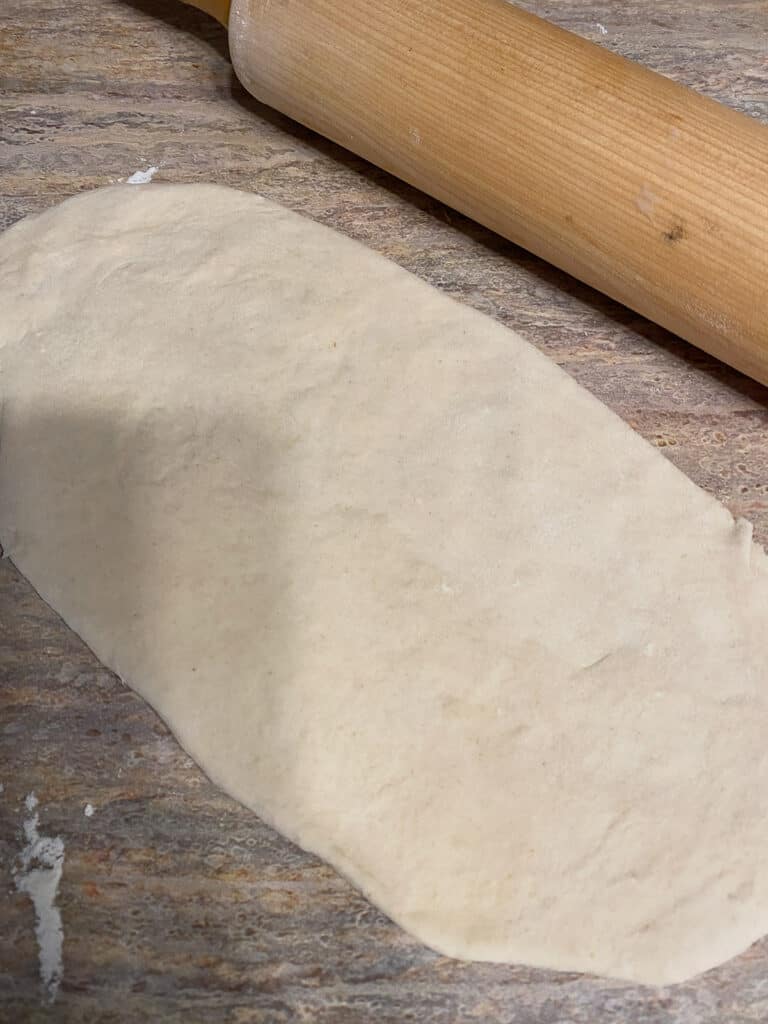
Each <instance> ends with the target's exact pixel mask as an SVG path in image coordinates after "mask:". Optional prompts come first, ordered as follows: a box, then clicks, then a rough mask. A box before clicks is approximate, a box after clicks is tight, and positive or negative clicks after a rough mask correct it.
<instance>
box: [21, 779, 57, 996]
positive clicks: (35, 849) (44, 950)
mask: <svg viewBox="0 0 768 1024" xmlns="http://www.w3.org/2000/svg"><path fill="white" fill-rule="evenodd" d="M37 803H38V801H37V797H36V796H35V794H34V793H30V794H29V795H28V796H27V798H26V800H25V801H24V805H25V807H26V809H27V812H28V815H29V816H28V817H27V818H25V820H24V838H25V839H26V841H27V842H26V846H25V847H24V848H23V850H22V851H21V854H20V855H19V861H20V866H19V867H17V868H15V869H14V879H15V882H16V888H17V889H18V891H19V892H24V893H26V894H27V895H28V896H29V898H30V899H31V900H32V904H33V906H34V908H35V936H36V938H37V945H38V950H39V959H40V978H41V980H42V983H43V988H44V993H45V995H44V998H45V1001H46V1002H49V1003H52V1002H53V1001H54V999H55V998H56V995H57V993H58V991H59V985H60V984H61V978H62V974H63V966H62V955H61V951H62V946H63V944H64V932H63V930H62V926H61V914H60V913H59V909H58V907H57V906H56V893H57V891H58V888H59V882H60V881H61V874H62V871H63V869H64V840H63V839H61V837H60V836H56V837H52V836H41V835H40V833H39V831H38V826H39V824H40V815H39V814H38V813H37V811H36V810H35V808H36V807H37Z"/></svg>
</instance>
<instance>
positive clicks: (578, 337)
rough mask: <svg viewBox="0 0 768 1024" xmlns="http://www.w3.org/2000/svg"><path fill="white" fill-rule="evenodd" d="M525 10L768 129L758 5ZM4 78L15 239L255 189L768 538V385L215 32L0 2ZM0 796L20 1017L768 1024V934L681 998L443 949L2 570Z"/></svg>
mask: <svg viewBox="0 0 768 1024" xmlns="http://www.w3.org/2000/svg"><path fill="white" fill-rule="evenodd" d="M523 6H525V7H527V8H529V9H530V10H532V11H534V12H535V13H538V14H541V15H544V16H545V17H549V18H550V19H551V20H553V21H555V22H557V23H559V24H561V25H563V26H565V27H566V28H570V29H572V30H574V31H576V32H579V33H580V34H582V35H585V36H588V37H590V38H592V39H595V40H597V41H599V42H600V43H602V44H603V45H605V46H608V47H611V48H612V49H615V50H616V51H618V52H619V53H622V54H624V55H626V56H629V57H631V58H634V59H637V60H640V61H643V62H644V63H646V64H648V65H650V66H651V67H653V68H656V69H657V70H659V71H662V72H663V73H665V74H668V75H670V76H672V77H674V78H676V79H678V80H680V81H682V82H685V83H686V84H688V85H691V86H694V87H695V88H698V89H700V90H701V91H703V92H705V93H708V94H709V95H711V96H714V97H715V98H717V99H719V100H722V101H723V102H725V103H729V104H731V105H732V106H734V107H737V108H739V109H742V110H745V111H747V112H749V113H751V114H753V115H755V116H756V117H758V118H761V119H762V120H764V121H766V122H768V58H767V57H766V53H768V47H767V46H766V44H767V43H768V9H767V8H766V5H765V3H764V2H763V0H720V2H714V0H696V2H693V0H687V2H685V0H683V2H679V0H630V2H628V3H623V4H616V3H613V2H610V0H602V2H598V0H528V2H526V3H524V4H523ZM0 86H1V87H2V88H1V90H0V91H1V93H2V98H1V99H0V111H1V112H2V113H1V114H0V118H1V120H0V225H2V226H5V225H9V224H11V223H13V222H14V221H15V220H17V219H18V218H20V217H22V216H24V215H25V214H27V213H30V212H33V211H37V210H41V209H43V208H45V207H47V206H49V205H51V204H52V203H55V202H58V201H59V200H61V199H63V198H65V197H66V196H69V195H72V194H73V193H75V192H77V191H81V190H84V189H91V188H95V187H97V186H100V185H105V184H108V183H109V182H113V181H117V180H118V179H125V178H126V177H128V176H129V175H130V174H132V173H133V172H135V171H138V170H145V169H146V168H148V167H150V166H156V167H157V168H158V171H157V173H156V176H155V180H156V181H215V182H219V183H222V184H227V185H232V186H236V187H238V188H243V189H250V190H253V191H258V192H261V193H263V194H264V195H266V196H268V197H269V198H271V199H275V200H277V201H279V202H281V203H284V204H285V205H287V206H289V207H291V208H292V209H294V210H298V211H299V212H301V213H304V214H306V215H308V216H310V217H313V218H315V219H317V220H319V221H322V222H323V223H325V224H329V225H331V226H333V227H335V228H337V229H339V230H341V231H343V232H345V233H347V234H349V235H351V236H353V237H355V238H358V239H360V240H361V241H363V242H365V243H366V244H368V245H369V246H371V247H372V248H374V249H377V250H378V251H379V252H382V253H384V254H385V255H387V256H389V257H390V258H392V259H394V260H395V261H397V262H398V263H400V264H401V265H402V266H404V267H406V268H407V269H409V270H411V271H413V272H414V273H416V274H418V275H419V276H420V277H422V278H424V279H425V280H427V281H429V282H430V283H431V284H433V285H435V286H437V287H439V288H442V289H444V290H445V291H446V292H448V293H450V294H451V295H454V296H456V297H457V298H459V299H461V300H462V301H463V302H466V303H468V304H469V305H472V306H474V307H476V308H478V309H481V310H483V311H484V312H486V313H489V314H490V315H491V316H494V317H496V318H497V319H498V320H500V321H501V322H503V323H505V324H507V325H509V326H510V327H513V328H515V329H516V330H518V331H520V332H521V333H522V334H523V335H524V336H525V337H526V338H528V339H529V340H530V341H531V342H532V343H534V344H535V345H537V346H539V347H540V348H541V349H543V350H544V351H546V352H547V353H548V354H549V355H550V356H551V357H552V358H553V359H555V360H556V361H557V362H558V363H560V364H561V365H562V366H564V367H565V368H566V369H567V370H568V372H569V373H571V374H572V375H573V376H574V377H575V378H577V379H578V380H579V381H580V382H581V383H582V384H583V385H585V386H586V387H588V388H589V389H590V390H591V391H593V392H594V393H595V394H596V395H598V396H599V398H600V399H601V400H602V401H604V402H605V403H606V404H607V405H609V406H611V408H613V409H614V410H615V411H616V412H617V413H618V414H619V415H621V416H622V417H623V418H624V419H625V420H627V421H628V422H629V423H631V424H632V426H633V427H634V428H635V429H636V430H638V431H639V432H640V433H641V434H643V435H644V436H645V437H647V438H648V439H649V440H650V441H651V442H652V443H653V444H656V445H658V446H660V447H663V448H664V452H665V454H666V455H667V456H668V457H669V458H670V459H672V460H673V461H674V462H675V463H676V464H677V465H678V466H680V468H681V469H683V470H684V471H685V472H686V473H687V474H688V476H690V477H691V478H692V479H693V480H695V481H696V482H697V483H698V484H700V485H701V486H702V487H704V488H705V489H706V490H708V491H710V492H711V493H712V494H714V495H716V496H717V497H718V498H720V499H721V500H722V501H724V502H725V503H726V504H727V505H728V506H729V507H730V508H731V509H732V510H733V511H734V512H735V513H737V514H740V515H743V516H745V517H747V518H748V519H750V520H751V521H752V522H753V523H754V526H755V535H756V537H757V538H758V539H759V540H762V541H763V542H767V541H768V430H767V429H766V428H767V427H768V412H767V409H768V404H767V403H768V391H767V390H766V389H765V388H762V387H760V386H759V385H757V384H754V383H752V382H750V381H749V380H747V379H745V378H744V377H741V376H740V375H739V374H737V373H735V372H733V371H730V370H728V369H727V368H725V367H723V366H721V365H719V364H716V363H714V362H713V361H712V360H711V359H709V358H708V357H707V356H705V355H703V354H702V353H700V352H698V351H696V350H694V349H692V348H691V347H689V346H687V345H685V344H684V343H683V342H680V341H678V340H676V339H675V338H673V337H672V336H670V335H669V334H667V333H666V332H664V331H663V330H661V329H659V328H657V327H654V326H653V325H651V324H649V323H647V322H645V321H643V320H642V319H640V318H638V317H637V316H635V315H634V314H633V313H631V312H629V311H627V310H626V309H624V308H622V307H620V306H617V305H616V304H615V303H613V302H611V301H610V300H608V299H606V298H603V297H602V296H600V295H598V294H597V293H595V292H593V291H591V290H590V289H588V288H586V287H584V286H582V285H580V284H579V283H577V282H575V281H573V280H572V279H570V278H568V277H567V276H565V275H564V274H561V273H560V272H559V271H557V270H554V269H553V268H551V267H549V266H547V265H545V264H543V263H542V262H540V261H539V260H537V259H535V258H534V257H532V256H529V255H527V254H526V253H525V252H523V251H521V250H519V249H517V248H516V247H515V246H513V245H511V244H509V243H507V242H505V241H503V240H502V239H500V238H498V237H497V236H494V235H493V234H491V233H490V232H488V231H486V230H484V229H482V228H480V227H478V226H476V225H474V224H472V223H470V222H468V221H467V220H466V219H464V218H463V217H461V216H459V215H458V214H456V213H453V212H451V211H448V210H447V209H446V208H445V207H443V206H442V205H441V204H439V203H437V202H435V201H433V200H431V199H429V198H427V197H426V196H424V195H422V194H419V193H417V192H415V191H414V190H412V189H410V188H409V187H408V186H406V185H403V184H401V183H399V182H397V181H395V180H394V179H392V178H390V177H389V176H388V175H386V174H385V173H383V172H381V171H378V170H376V169H375V168H373V167H371V166H370V165H368V164H366V163H365V162H364V161H362V160H359V159H358V158H356V157H355V156H353V155H351V154H350V153H348V152H345V151H344V150H341V149H339V148H338V147H337V146H335V145H333V144H332V143H330V142H327V141H325V140H323V139H321V138H319V137H317V136H315V135H313V134H312V133H311V132H309V131H307V130H305V129H303V128H301V127H299V126H298V125H296V124H294V123H292V122H290V121H288V120H287V119H286V118H284V117H282V116H281V115H279V114H277V113H275V112H274V111H271V110H268V109H266V108H264V107H263V106H261V105H260V104H259V103H257V102H256V101H255V100H253V99H251V98H250V97H248V96H247V95H246V94H245V93H244V92H243V91H242V89H241V88H240V87H239V86H238V84H237V82H236V81H235V79H234V77H233V74H232V71H231V68H230V65H229V63H228V61H227V53H226V37H225V33H224V30H223V29H222V28H221V27H220V26H218V25H217V24H216V23H215V22H213V21H212V20H210V19H208V18H207V17H206V16H205V15H203V14H201V13H200V12H198V11H195V10H193V9H191V8H187V7H183V6H182V5H180V4H178V3H176V2H175V0H67V2H64V0H18V2H16V3H12V4H6V5H5V6H4V9H3V10H2V11H0ZM0 315H1V314H0ZM0 783H2V784H3V787H4V788H3V791H2V792H0V883H1V886H0V922H2V925H1V927H0V1019H1V1020H4V1021H5V1020H7V1021H9V1022H12V1021H13V1022H21V1021H33V1020H34V1021H37V1020H40V1021H46V1020H57V1021H83V1022H86V1021H87V1022H89V1024H95V1022H101V1021H104V1022H107V1021H115V1022H117V1021H120V1022H122V1021H131V1022H132V1021H152V1022H155V1021H165V1022H173V1021H182V1020H183V1021H184V1022H185V1024H188V1022H194V1021H205V1022H210V1024H216V1022H220V1021H221V1022H224V1021H227V1022H229V1021H232V1022H238V1024H256V1022H258V1024H262V1022H263V1024H278V1022H281V1021H294V1020H295V1021H299V1020H301V1021H317V1022H324V1024H352V1022H355V1024H362V1022H374V1021H375V1022H376V1024H390V1022H392V1024H395V1022H398V1024H400V1022H405V1021H408V1020H413V1021H418V1022H423V1024H438V1022H439V1024H463V1022H470V1021H472V1022H482V1024H485V1022H487V1024H496V1022H499V1024H501V1022H504V1024H597V1022H602V1021H610V1022H612V1024H725V1022H728V1024H742V1022H743V1024H746V1022H747V1021H749V1022H752V1024H754V1022H756V1021H763V1020H768V986H767V985H766V978H768V941H764V942H761V943H758V944H756V945H755V946H754V947H752V949H751V950H749V951H748V952H747V953H745V954H744V955H743V956H741V957H739V958H737V959H736V960H733V961H731V962H730V963H728V964H726V965H724V966H723V967H722V968H720V969H718V970H715V971H711V972H710V973H708V974H707V975H704V976H703V977H701V978H699V979H696V980H694V981H692V982H690V983H688V984H686V985H681V986H677V987H674V988H670V989H663V990H651V989H644V988H640V987H637V986H631V985H625V984H621V983H618V982H607V981H602V980H596V979H593V978H588V977H582V976H579V975H575V974H555V973H552V972H547V971H537V970H529V969H526V968H523V967H504V966H492V965H484V964H466V963H460V962H457V961H451V960H448V959H446V958H443V957H439V956H437V955H435V954H433V953H431V952H429V951H428V950H426V949H424V948H423V947H422V946H420V945H419V944H418V943H417V942H415V941H413V940H412V939H410V938H409V937H408V936H406V935H404V934H403V933H402V932H401V931H400V930H399V929H398V928H397V927H395V926H394V925H392V924H391V923H390V922H389V921H388V920H387V919H386V918H385V917H384V916H383V915H382V914H380V913H379V912H378V911H376V910H374V909H373V908H372V907H370V906H369V905H368V904H367V903H366V901H365V900H364V899H363V898H362V897H361V896H360V895H358V894H357V893H356V892H355V891H354V890H353V889H351V887H350V886H349V885H347V884H346V882H344V881H343V880H342V879H340V878H339V877H338V876H337V875H336V874H335V872H334V871H332V870H331V869H330V868H328V867H325V866H324V865H323V864H321V863H320V862H318V861H317V860H316V859H315V858H314V857H311V856H309V855H307V854H304V853H302V852H301V851H299V850H297V849H296V848H295V847H293V846H291V844H290V843H287V842H285V841H284V840H282V839H281V838H280V837H279V836H277V835H276V834H275V833H273V832H272V831H271V830H270V829H268V828H266V827H265V826H264V825H262V824H261V823H260V822H259V820H258V819H257V818H256V817H255V816H254V815H252V814H251V813H249V812H247V811H245V810H243V809H242V808H241V807H239V806H238V805H237V804H235V803H234V802H233V801H231V800H229V799H227V798H226V797H224V796H223V795H222V794H221V793H219V792H218V791H217V790H216V789H215V788H214V787H213V786H212V785H211V784H210V783H209V782H208V781H207V779H206V778H205V777H204V776H203V775H202V773H201V772H200V771H199V770H198V769H197V768H196V767H195V766H194V765H193V763H192V762H191V761H190V760H189V758H188V757H187V756H186V755H185V754H184V752H183V751H182V750H181V749H180V748H179V747H178V745H177V744H176V743H175V741H174V740H173V739H172V737H171V736H170V735H169V733H168V731H167V729H166V728H165V726H164V725H163V724H162V722H161V721H160V720H159V719H158V718H157V716H156V715H155V714H154V713H153V712H152V711H150V709H149V708H148V707H147V706H146V705H145V704H144V703H143V702H142V701H141V700H140V699H139V698H138V697H136V696H134V695H133V694H132V693H131V692H130V691H129V690H127V689H126V688H125V687H124V686H123V685H122V684H121V683H120V682H119V681H118V680H117V679H116V678H115V677H114V676H113V675H111V674H110V673H109V672H108V671H106V670H105V669H103V668H102V667H101V666H100V665H99V663H98V662H97V661H96V660H95V658H94V657H93V655H92V654H91V653H90V652H89V650H88V649H87V648H86V647H85V646H84V645H83V644H82V643H81V642H80V641H79V640H78V638H77V637H76V636H74V635H73V634H72V633H71V632H70V631H69V630H68V629H67V628H66V627H65V626H64V625H63V624H62V623H61V621H60V620H59V619H58V618H57V616H56V615H55V614H54V613H53V612H52V611H51V610H50V609H49V608H47V607H46V606H45V605H44V604H43V602H42V601H41V600H40V599H39V598H38V597H37V596H36V594H35V593H34V591H33V590H32V589H31V587H30V586H29V585H28V584H27V583H26V582H25V581H24V580H23V579H22V578H21V577H20V576H19V575H18V573H17V572H16V571H15V569H14V568H13V566H12V565H11V564H10V563H9V562H7V561H5V562H2V563H0ZM33 792H34V793H35V794H36V796H37V798H38V800H39V806H38V808H37V811H38V813H39V818H40V826H39V827H40V831H41V833H43V834H45V835H50V836H61V838H62V839H63V841H64V846H65V859H64V870H63V876H62V880H61V884H60V887H59V893H58V907H59V910H60V913H61V917H62V924H63V932H64V946H63V955H64V976H63V980H62V983H61V987H60V990H59V994H58V997H57V1000H56V1002H55V1003H54V1004H53V1006H50V1007H46V1006H43V1005H42V1003H41V987H40V982H39V977H38V951H37V944H36V939H35V934H34V915H33V908H32V904H31V902H30V899H29V897H28V896H27V895H25V894H24V893H20V892H17V890H16V887H15V885H14V879H13V875H12V869H13V866H14V864H15V863H16V862H17V858H18V855H19V851H20V849H21V847H22V846H23V844H24V839H23V837H22V831H21V830H22V823H23V821H24V819H25V817H28V816H29V814H28V812H27V811H26V810H25V808H24V801H25V798H26V797H27V795H28V794H30V793H33ZM87 804H90V805H91V806H92V808H93V813H92V814H91V815H90V816H87V815H86V814H85V808H86V805H87Z"/></svg>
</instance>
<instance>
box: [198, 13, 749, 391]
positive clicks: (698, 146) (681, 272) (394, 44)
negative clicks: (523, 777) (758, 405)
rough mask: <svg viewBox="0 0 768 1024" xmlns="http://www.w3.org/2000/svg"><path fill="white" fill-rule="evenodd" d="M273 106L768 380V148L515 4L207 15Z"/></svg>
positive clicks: (724, 118)
mask: <svg viewBox="0 0 768 1024" xmlns="http://www.w3.org/2000/svg"><path fill="white" fill-rule="evenodd" d="M194 2H195V3H196V5H197V6H200V7H202V8H203V9H205V10H207V11H208V12H209V13H211V14H213V15H214V16H215V17H218V18H219V20H221V21H222V22H223V23H224V24H228V26H229V40H230V48H231V53H232V60H233V63H234V67H235V71H236V73H237V75H238V77H239V78H240V80H241V81H242V83H243V85H244V86H245V87H246V89H248V91H249V92H251V93H253V95H254V96H256V97H257V98H258V99H259V100H262V101H263V102H264V103H267V104H269V105H270V106H273V107H276V108H277V109H278V110H280V111H282V112H283V113H285V114H288V115H289V116H291V117H293V118H295V119H296V120H297V121H300V122H301V123H302V124H304V125H307V126H308V127H310V128H313V129H314V130H315V131H318V132H320V133H322V134H323V135H326V136H328V137H329V138H331V139H333V140H334V141H335V142H338V143H340V144H341V145H342V146H346V147H347V148H348V149H351V150H353V151H354V152H356V153H359V154H360V155H361V156H363V157H365V158H366V159H368V160H370V161H372V162H373V163H375V164H378V165H379V166H380V167H383V168H385V169H386V170H388V171H391V172H392V173H393V174H395V175H397V176H398V177H400V178H403V179H404V180H405V181H408V182H410V183H411V184H412V185H415V186H417V187H418V188H420V189H423V190H424V191H425V192H428V193H430V195H433V196H436V197H437V198H438V199H441V200H443V202H445V203H448V204H449V205H450V206H452V207H454V208H455V209H457V210H460V211H461V212H462V213H465V214H468V215H469V216H470V217H473V218H474V219H475V220H477V221H479V222H480V223H481V224H485V225H486V226H487V227H489V228H493V229H494V230H495V231H498V232H499V233H500V234H502V235H504V236H506V237H507V238H509V239H511V240H512V241H513V242H517V243H518V244H519V245H522V246H524V247H525V248H526V249H529V250H530V251H531V252H534V253H536V254H537V255H538V256H541V257H543V258H544V259H546V260H548V261H549V262H551V263H554V264H556V265H557V266H558V267H561V268H562V269H563V270H566V271H568V272H569V273H571V274H573V275H574V276H576V277H578V278H580V279H581V280H582V281H586V282H587V283H588V284H590V285H592V286H593V287H595V288H598V289H599V290H600V291H603V292H605V293H606V294H608V295H610V296H612V297H613V298H614V299H618V300H619V301H620V302H623V303H624V304H626V305H627V306H630V307H631V308H632V309H634V310H636V311H637V312H638V313H642V314H643V315H644V316H646V317H649V318H650V319H651V320H655V321H656V322H658V323H660V324H662V325H663V326H664V327H667V328H669V329H670V330H672V331H674V332H675V333H676V334H679V335H681V336H682V337H683V338H686V339H687V340H688V341H690V342H693V343H694V344H695V345H698V346H700V347H701V348H703V349H705V350H706V351H707V352H710V353H711V354H712V355H715V356H718V357H719V358H720V359H722V360H724V361H725V362H727V363H730V364H731V365H733V366H735V367H737V368H738V369H740V370H742V371H744V372H745V373H748V374H750V375H751V376H753V377H755V378H757V379H758V380H760V381H762V382H763V383H768V302H766V287H765V282H766V271H767V270H768V131H766V129H765V128H764V127H762V126H761V125H760V124H759V123H758V122H757V121H755V120H753V119H751V118H749V117H747V116H745V115H743V114H738V113H736V112H735V111H733V110H730V109H728V108H727V107H724V106H722V105H720V104H718V103H716V102H714V101H713V100H709V99H706V98H704V97H703V96H700V95H698V94H697V93H695V92H692V91H691V90H690V89H686V88H684V87H683V86H681V85H677V84H675V83H674V82H672V81H670V80H669V79H667V78H664V77H662V76H661V75H658V74H655V73H654V72H652V71H649V70H648V69H646V68H644V67H641V66H640V65H638V64H634V63H632V62H631V61H628V60H625V59H624V58H622V57H618V56H616V55H615V54H613V53H610V52H609V51H607V50H605V49H603V48H602V47H600V46H597V45H595V44H594V43H590V42H588V41H586V40H584V39H582V38H580V37H579V36H576V35H573V34H572V33H570V32H566V31H564V30H562V29H560V28H556V27H555V26H554V25H551V24H550V23H548V22H546V21H543V20H542V19H540V18H537V17H535V16H533V15H531V14H529V13H527V12H526V11H523V10H521V9H520V8H519V7H515V6H514V5H512V4H510V3H507V2H505V0H374V2H371V0H233V2H232V4H231V9H230V5H229V0H194Z"/></svg>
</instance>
